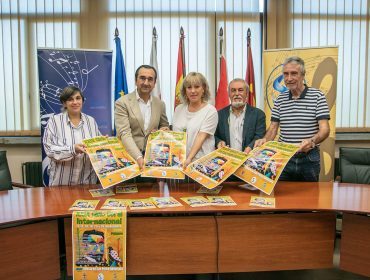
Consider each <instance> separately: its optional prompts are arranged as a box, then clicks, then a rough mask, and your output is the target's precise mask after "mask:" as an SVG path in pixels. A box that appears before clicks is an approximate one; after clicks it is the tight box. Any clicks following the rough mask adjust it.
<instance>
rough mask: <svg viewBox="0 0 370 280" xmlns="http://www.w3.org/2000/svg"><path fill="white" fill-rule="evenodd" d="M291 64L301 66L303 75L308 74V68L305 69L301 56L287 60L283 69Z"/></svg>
mask: <svg viewBox="0 0 370 280" xmlns="http://www.w3.org/2000/svg"><path fill="white" fill-rule="evenodd" d="M289 63H293V64H298V65H300V66H301V74H302V75H303V76H304V75H305V74H306V68H305V67H304V60H303V59H302V58H300V57H299V56H291V57H288V58H287V59H285V61H284V63H283V67H284V66H285V65H287V64H289Z"/></svg>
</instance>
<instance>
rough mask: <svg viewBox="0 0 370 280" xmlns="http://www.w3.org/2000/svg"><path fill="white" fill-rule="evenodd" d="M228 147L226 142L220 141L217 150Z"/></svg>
mask: <svg viewBox="0 0 370 280" xmlns="http://www.w3.org/2000/svg"><path fill="white" fill-rule="evenodd" d="M225 146H226V142H225V141H220V142H218V144H217V149H219V148H223V147H225Z"/></svg>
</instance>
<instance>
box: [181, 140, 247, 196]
mask: <svg viewBox="0 0 370 280" xmlns="http://www.w3.org/2000/svg"><path fill="white" fill-rule="evenodd" d="M247 157H248V156H247V154H245V153H243V152H240V151H237V150H234V149H231V148H229V147H223V148H220V149H217V150H215V151H213V152H212V153H210V154H208V155H205V156H203V157H201V158H200V159H198V160H196V161H194V162H192V163H191V164H189V165H188V166H187V167H186V169H185V174H186V175H188V176H189V177H191V178H192V179H193V180H195V181H196V182H198V183H199V184H201V185H202V186H204V187H206V188H207V189H213V188H215V187H217V186H218V185H219V184H221V183H222V182H223V181H225V180H226V179H227V178H228V177H229V176H230V175H232V174H233V173H234V172H235V171H236V170H237V169H238V168H239V167H240V166H241V165H242V164H243V163H244V162H245V161H246V159H247Z"/></svg>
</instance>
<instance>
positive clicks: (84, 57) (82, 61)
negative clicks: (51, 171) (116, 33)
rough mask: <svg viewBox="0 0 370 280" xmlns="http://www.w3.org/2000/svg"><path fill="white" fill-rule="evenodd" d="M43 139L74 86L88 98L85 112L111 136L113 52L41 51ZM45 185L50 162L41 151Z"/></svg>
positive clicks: (102, 130) (39, 57)
mask: <svg viewBox="0 0 370 280" xmlns="http://www.w3.org/2000/svg"><path fill="white" fill-rule="evenodd" d="M37 57H38V71H39V92H40V115H41V137H43V135H44V129H45V127H46V124H47V121H48V119H49V117H50V116H52V115H53V114H59V113H60V112H61V109H62V104H61V103H60V101H59V96H60V94H61V92H62V90H63V88H65V87H66V86H69V85H73V86H76V87H78V88H80V89H81V90H82V92H83V93H84V96H85V103H84V106H83V112H84V113H86V114H88V115H90V116H92V117H94V118H95V120H96V122H97V123H98V126H99V130H100V132H101V133H102V134H103V135H112V87H111V80H112V79H111V77H112V52H111V51H95V50H94V51H91V50H73V49H68V50H67V49H44V48H43V49H38V50H37ZM42 159H43V160H42V170H43V181H44V185H45V186H47V185H48V176H47V174H46V173H47V172H46V170H47V166H48V165H49V161H50V160H49V158H48V157H46V154H45V152H44V150H43V149H42Z"/></svg>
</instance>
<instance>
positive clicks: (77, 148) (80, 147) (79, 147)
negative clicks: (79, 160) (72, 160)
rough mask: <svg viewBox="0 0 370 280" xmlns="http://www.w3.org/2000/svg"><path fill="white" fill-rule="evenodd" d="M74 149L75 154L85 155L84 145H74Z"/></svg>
mask: <svg viewBox="0 0 370 280" xmlns="http://www.w3.org/2000/svg"><path fill="white" fill-rule="evenodd" d="M74 149H75V153H76V154H83V153H86V146H85V145H84V144H75V146H74Z"/></svg>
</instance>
